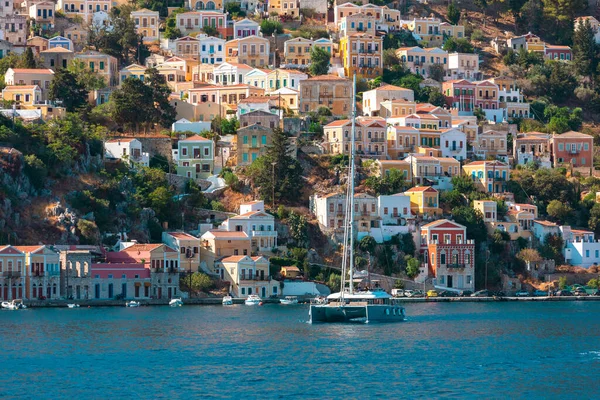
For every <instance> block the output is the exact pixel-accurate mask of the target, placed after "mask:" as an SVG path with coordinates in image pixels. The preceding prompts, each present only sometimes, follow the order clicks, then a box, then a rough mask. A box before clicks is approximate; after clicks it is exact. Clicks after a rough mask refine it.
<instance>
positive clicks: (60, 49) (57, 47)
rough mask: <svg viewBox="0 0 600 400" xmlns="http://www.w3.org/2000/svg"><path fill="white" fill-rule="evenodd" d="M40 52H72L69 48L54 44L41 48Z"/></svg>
mask: <svg viewBox="0 0 600 400" xmlns="http://www.w3.org/2000/svg"><path fill="white" fill-rule="evenodd" d="M40 53H73V51H71V50H69V49H65V48H64V47H61V46H56V47H53V48H51V49H46V50H42V51H40Z"/></svg>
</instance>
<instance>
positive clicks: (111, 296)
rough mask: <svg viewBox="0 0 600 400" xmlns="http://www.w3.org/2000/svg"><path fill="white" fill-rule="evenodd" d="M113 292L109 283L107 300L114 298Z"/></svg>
mask: <svg viewBox="0 0 600 400" xmlns="http://www.w3.org/2000/svg"><path fill="white" fill-rule="evenodd" d="M114 295H115V294H114V290H113V284H112V283H109V284H108V298H109V299H112V298H113V297H114Z"/></svg>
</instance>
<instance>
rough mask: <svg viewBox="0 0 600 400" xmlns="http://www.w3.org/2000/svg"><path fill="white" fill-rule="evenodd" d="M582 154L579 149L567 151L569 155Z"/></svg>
mask: <svg viewBox="0 0 600 400" xmlns="http://www.w3.org/2000/svg"><path fill="white" fill-rule="evenodd" d="M580 152H581V150H579V149H578V148H572V147H571V148H570V149H569V150H567V153H569V154H579V153H580Z"/></svg>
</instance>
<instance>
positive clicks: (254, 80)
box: [244, 68, 270, 89]
mask: <svg viewBox="0 0 600 400" xmlns="http://www.w3.org/2000/svg"><path fill="white" fill-rule="evenodd" d="M269 72H270V71H269V70H266V69H261V68H254V69H253V70H252V71H250V72H248V73H247V74H246V76H245V77H244V83H245V84H247V85H252V86H255V87H257V88H261V89H266V88H267V81H268V79H267V77H268V75H269Z"/></svg>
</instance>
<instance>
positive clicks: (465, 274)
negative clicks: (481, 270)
mask: <svg viewBox="0 0 600 400" xmlns="http://www.w3.org/2000/svg"><path fill="white" fill-rule="evenodd" d="M421 251H422V252H423V255H424V259H425V260H426V266H427V271H428V274H429V275H431V276H433V277H434V278H435V280H434V286H435V287H436V288H440V289H455V290H474V289H475V241H474V240H468V239H467V228H466V227H465V226H463V225H461V224H458V223H456V222H453V221H449V220H447V219H440V220H437V221H433V222H430V223H428V224H426V225H423V226H422V227H421Z"/></svg>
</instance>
